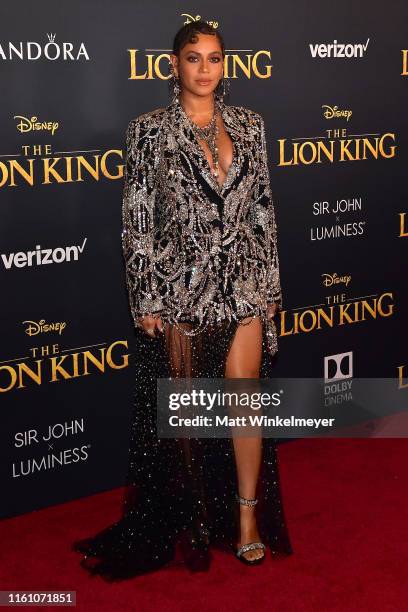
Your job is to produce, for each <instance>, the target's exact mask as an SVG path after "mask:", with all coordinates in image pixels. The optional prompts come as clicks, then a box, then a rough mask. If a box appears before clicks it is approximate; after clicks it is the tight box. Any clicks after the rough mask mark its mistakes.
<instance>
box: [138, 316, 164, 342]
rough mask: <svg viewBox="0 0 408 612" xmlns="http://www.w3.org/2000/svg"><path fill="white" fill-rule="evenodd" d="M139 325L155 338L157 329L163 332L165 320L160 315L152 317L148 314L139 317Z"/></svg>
mask: <svg viewBox="0 0 408 612" xmlns="http://www.w3.org/2000/svg"><path fill="white" fill-rule="evenodd" d="M138 322H139V325H140V327H141V328H142V329H144V331H145V332H146V333H147V334H148V336H150V337H151V338H153V337H154V336H155V335H156V331H159V332H161V333H163V331H164V328H163V322H162V320H161V318H160V317H151V316H150V315H146V316H144V317H140V318H139V319H138Z"/></svg>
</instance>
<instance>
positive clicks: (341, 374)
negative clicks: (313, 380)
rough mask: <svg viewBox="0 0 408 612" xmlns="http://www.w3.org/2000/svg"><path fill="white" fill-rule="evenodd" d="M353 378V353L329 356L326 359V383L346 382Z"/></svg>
mask: <svg viewBox="0 0 408 612" xmlns="http://www.w3.org/2000/svg"><path fill="white" fill-rule="evenodd" d="M352 377H353V352H352V351H349V352H348V353H338V354H337V355H327V356H326V357H325V358H324V382H325V383H331V382H334V381H339V380H344V379H346V378H352Z"/></svg>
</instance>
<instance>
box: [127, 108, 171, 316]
mask: <svg viewBox="0 0 408 612" xmlns="http://www.w3.org/2000/svg"><path fill="white" fill-rule="evenodd" d="M152 132H153V130H151V129H150V130H149V128H148V127H147V125H146V123H144V122H143V121H142V120H141V119H140V117H138V118H136V119H133V120H132V121H131V122H130V123H129V125H128V127H127V129H126V156H125V165H124V186H123V197H122V250H123V257H124V261H125V275H126V285H127V290H128V295H129V304H130V310H131V314H132V317H133V321H134V324H135V326H136V327H138V326H139V323H138V318H139V317H143V316H145V315H151V316H153V315H155V314H158V313H160V311H161V310H162V309H163V304H162V301H161V298H160V295H159V293H158V288H157V277H156V274H155V250H154V203H155V189H154V176H155V168H156V164H155V161H156V160H157V157H156V156H155V150H154V141H155V138H154V134H152Z"/></svg>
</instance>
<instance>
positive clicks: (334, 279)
mask: <svg viewBox="0 0 408 612" xmlns="http://www.w3.org/2000/svg"><path fill="white" fill-rule="evenodd" d="M322 276H323V285H324V286H325V287H331V286H332V285H339V284H340V283H344V284H345V285H346V287H347V285H348V284H349V282H350V280H351V275H344V276H339V275H338V274H337V272H334V274H322Z"/></svg>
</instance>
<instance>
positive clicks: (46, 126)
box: [13, 115, 59, 136]
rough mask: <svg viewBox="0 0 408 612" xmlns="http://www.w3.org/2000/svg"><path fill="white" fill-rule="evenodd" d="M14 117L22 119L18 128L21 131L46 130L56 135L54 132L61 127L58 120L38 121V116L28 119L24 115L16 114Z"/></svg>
mask: <svg viewBox="0 0 408 612" xmlns="http://www.w3.org/2000/svg"><path fill="white" fill-rule="evenodd" d="M13 119H21V121H20V122H19V123H17V129H18V131H19V132H33V131H41V130H46V131H48V132H51V134H52V135H53V136H54V132H55V131H56V130H57V129H58V127H59V123H58V121H37V119H38V117H31V119H28V118H27V117H23V116H22V115H14V117H13Z"/></svg>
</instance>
